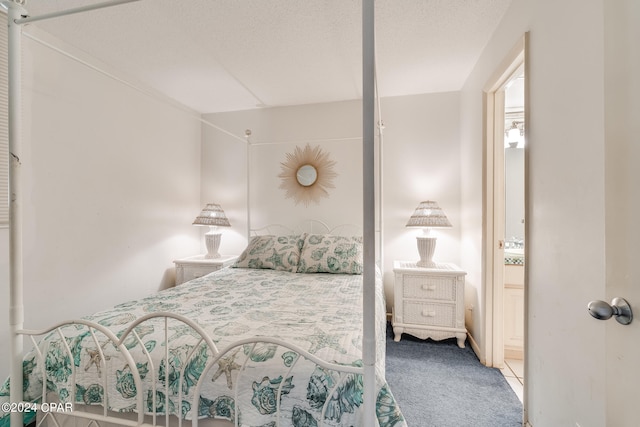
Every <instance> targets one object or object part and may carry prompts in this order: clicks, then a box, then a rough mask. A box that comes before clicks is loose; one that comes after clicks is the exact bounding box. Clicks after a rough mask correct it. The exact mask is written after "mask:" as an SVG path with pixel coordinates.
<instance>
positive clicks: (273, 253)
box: [233, 234, 306, 273]
mask: <svg viewBox="0 0 640 427" xmlns="http://www.w3.org/2000/svg"><path fill="white" fill-rule="evenodd" d="M305 236H306V234H300V235H290V236H272V235H268V236H256V237H254V238H252V239H251V241H250V242H249V245H248V246H247V248H246V249H245V250H244V251H243V252H242V254H241V255H240V257H239V258H238V259H237V261H236V262H235V263H234V264H233V267H244V268H269V269H271V270H282V271H290V272H292V273H295V272H296V270H297V269H298V262H299V261H300V251H301V249H302V244H303V243H304V238H305Z"/></svg>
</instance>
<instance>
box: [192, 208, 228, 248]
mask: <svg viewBox="0 0 640 427" xmlns="http://www.w3.org/2000/svg"><path fill="white" fill-rule="evenodd" d="M193 225H201V226H209V231H208V232H207V233H206V234H205V235H204V242H205V244H206V246H207V254H206V255H205V258H220V253H218V248H220V240H221V238H222V233H220V232H218V231H217V230H218V227H230V226H231V224H230V223H229V220H228V219H227V216H226V215H225V214H224V211H223V210H222V208H221V207H220V205H217V204H215V203H209V204H207V206H205V207H204V209H202V211H201V212H200V215H198V216H197V217H196V219H195V221H193Z"/></svg>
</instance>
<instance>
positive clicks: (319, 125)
mask: <svg viewBox="0 0 640 427" xmlns="http://www.w3.org/2000/svg"><path fill="white" fill-rule="evenodd" d="M381 108H382V116H383V120H384V124H385V129H384V143H383V145H384V151H383V158H384V167H383V192H384V205H383V212H384V224H383V232H384V270H385V276H384V277H385V286H386V290H387V292H386V294H387V300H388V302H389V303H391V302H392V301H393V299H392V286H393V273H392V268H393V267H392V265H393V260H395V259H401V260H416V259H417V258H418V254H417V248H416V240H415V235H416V231H415V230H413V229H407V228H405V224H406V222H407V220H408V219H409V216H411V214H412V213H413V210H414V209H415V208H416V206H417V205H418V203H419V202H420V201H422V200H428V199H433V200H437V201H438V202H439V203H440V205H441V207H442V208H443V209H444V210H445V212H446V214H447V215H448V216H449V219H450V220H451V222H452V224H453V225H454V227H453V228H452V229H450V230H442V231H441V232H440V233H439V239H438V249H437V253H436V257H435V258H436V259H438V260H440V261H448V262H459V243H458V237H459V233H460V228H459V222H460V221H459V203H460V174H459V170H458V164H457V162H458V161H459V156H460V154H459V133H458V132H459V131H458V129H459V112H460V104H459V94H457V93H443V94H430V95H417V96H405V97H395V98H388V99H383V100H382V107H381ZM205 119H206V120H207V121H210V122H212V123H214V124H215V125H217V126H220V127H221V128H223V129H226V130H228V131H230V132H231V133H233V134H235V135H240V136H242V135H244V132H245V130H246V129H251V132H252V135H251V138H250V141H251V144H252V145H251V148H250V151H251V174H250V176H251V185H250V192H251V200H250V201H247V200H246V198H243V196H244V195H245V194H246V188H247V181H246V179H244V178H243V175H242V174H243V173H244V172H245V171H246V157H245V156H246V150H247V148H246V146H243V144H242V141H238V142H236V141H234V140H233V138H230V137H229V136H228V135H225V134H223V133H222V132H219V131H216V130H208V131H205V134H204V142H203V153H204V155H203V165H202V168H203V176H204V177H205V179H204V182H203V194H204V196H203V199H212V200H220V199H222V198H224V199H225V204H224V206H223V207H224V208H225V211H227V207H226V206H227V205H228V206H229V210H231V211H232V212H235V213H237V215H235V214H234V216H235V218H230V220H231V221H232V225H234V222H237V223H238V224H241V226H238V227H235V226H234V227H232V230H230V231H229V232H228V233H227V236H225V238H224V239H226V240H223V242H222V244H221V246H225V245H226V246H225V247H224V248H221V251H226V252H229V251H232V252H233V251H235V253H239V252H240V251H241V250H242V249H243V248H244V246H245V245H246V239H243V238H241V235H242V233H244V234H245V235H246V231H245V230H246V219H245V218H243V217H242V213H243V212H242V209H244V208H246V206H248V205H249V206H250V208H251V217H252V218H251V221H252V226H254V227H259V226H263V225H266V224H270V223H274V222H276V223H280V224H285V225H295V224H296V223H297V222H299V221H300V220H303V219H308V218H318V219H323V220H324V221H326V222H327V223H328V224H329V225H330V226H334V225H337V224H344V223H356V224H361V223H362V144H361V139H360V137H361V134H362V115H361V103H360V102H359V101H352V102H339V103H330V104H317V105H305V106H298V107H283V108H269V109H260V110H250V111H240V112H232V113H221V114H211V115H207V116H205ZM307 142H308V143H310V145H311V146H312V147H313V146H315V145H320V146H321V147H322V149H323V150H326V151H327V152H328V153H330V156H331V158H332V159H333V160H335V161H336V165H335V167H334V170H335V172H337V173H338V177H337V178H336V179H335V181H334V184H335V189H332V190H330V191H329V197H328V198H326V199H321V201H320V203H319V204H311V205H309V206H308V207H304V206H303V205H298V206H296V205H295V203H294V202H293V200H292V199H286V198H285V193H284V191H283V190H282V189H280V188H279V185H280V179H279V178H278V174H279V173H280V171H281V166H280V163H281V162H284V161H285V159H286V154H287V153H290V152H292V151H293V149H294V148H295V147H296V146H299V147H304V146H305V144H306V143H307ZM222 153H224V156H222ZM225 165H226V166H225ZM230 165H233V167H231V166H230ZM230 169H232V170H230ZM227 213H228V212H227ZM243 227H245V228H243ZM389 310H390V306H389Z"/></svg>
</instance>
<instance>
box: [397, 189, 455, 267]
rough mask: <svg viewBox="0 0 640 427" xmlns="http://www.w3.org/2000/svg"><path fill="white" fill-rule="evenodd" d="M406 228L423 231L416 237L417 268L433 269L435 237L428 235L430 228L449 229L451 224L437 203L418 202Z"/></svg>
mask: <svg viewBox="0 0 640 427" xmlns="http://www.w3.org/2000/svg"><path fill="white" fill-rule="evenodd" d="M406 226H407V227H419V228H422V229H423V235H422V236H418V237H417V241H418V253H419V254H420V261H418V267H433V266H435V265H436V263H435V262H433V254H434V252H435V250H436V240H437V239H436V237H432V236H431V235H430V233H431V229H432V228H449V227H451V223H450V222H449V219H448V218H447V216H446V215H445V214H444V211H443V210H442V209H441V208H440V206H438V203H437V202H434V201H431V200H427V201H425V202H420V204H419V205H418V207H417V208H416V210H415V212H414V213H413V215H411V218H409V221H408V222H407V225H406Z"/></svg>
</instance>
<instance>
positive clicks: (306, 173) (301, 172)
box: [296, 165, 318, 187]
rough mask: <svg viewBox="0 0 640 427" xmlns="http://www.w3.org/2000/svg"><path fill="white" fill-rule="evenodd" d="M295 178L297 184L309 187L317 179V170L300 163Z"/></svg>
mask: <svg viewBox="0 0 640 427" xmlns="http://www.w3.org/2000/svg"><path fill="white" fill-rule="evenodd" d="M296 179H297V180H298V184H300V185H302V186H303V187H309V186H311V185H313V184H314V183H315V182H316V179H318V171H317V170H316V168H315V167H313V166H311V165H302V166H300V168H298V172H297V173H296Z"/></svg>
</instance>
